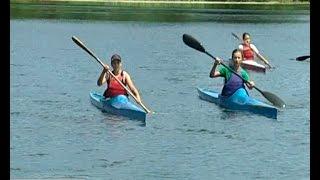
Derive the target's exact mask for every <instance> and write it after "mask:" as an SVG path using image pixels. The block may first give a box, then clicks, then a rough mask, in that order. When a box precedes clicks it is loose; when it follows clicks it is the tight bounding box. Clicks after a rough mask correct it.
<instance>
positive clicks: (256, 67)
mask: <svg viewBox="0 0 320 180" xmlns="http://www.w3.org/2000/svg"><path fill="white" fill-rule="evenodd" d="M241 67H242V68H243V69H246V70H251V71H255V72H260V73H266V66H264V65H262V64H259V63H257V62H256V61H253V60H247V61H242V63H241Z"/></svg>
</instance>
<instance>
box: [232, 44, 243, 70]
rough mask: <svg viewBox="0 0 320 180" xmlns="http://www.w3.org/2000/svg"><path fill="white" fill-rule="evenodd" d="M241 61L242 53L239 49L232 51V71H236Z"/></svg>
mask: <svg viewBox="0 0 320 180" xmlns="http://www.w3.org/2000/svg"><path fill="white" fill-rule="evenodd" d="M242 60H243V55H242V51H241V50H240V49H235V50H233V51H232V61H231V62H232V63H231V65H232V66H233V68H234V70H238V68H239V67H240V65H241V62H242Z"/></svg>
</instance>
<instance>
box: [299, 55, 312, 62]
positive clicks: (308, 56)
mask: <svg viewBox="0 0 320 180" xmlns="http://www.w3.org/2000/svg"><path fill="white" fill-rule="evenodd" d="M308 58H310V55H306V56H299V57H297V58H296V60H297V61H304V60H306V59H308Z"/></svg>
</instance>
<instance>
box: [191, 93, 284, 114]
mask: <svg viewBox="0 0 320 180" xmlns="http://www.w3.org/2000/svg"><path fill="white" fill-rule="evenodd" d="M197 89H198V93H199V97H200V99H203V100H205V101H209V102H213V103H215V104H218V105H220V106H221V107H224V108H227V109H231V110H240V111H248V112H252V113H255V114H259V115H262V116H266V117H269V118H273V119H277V113H278V109H277V108H276V107H274V106H271V105H268V104H266V103H264V102H262V101H259V100H256V99H254V98H252V97H250V96H248V94H247V91H246V90H245V89H243V88H240V89H238V90H237V91H236V92H235V93H234V94H233V95H231V96H230V97H224V96H221V95H220V94H219V93H218V92H216V91H213V90H208V89H202V88H197Z"/></svg>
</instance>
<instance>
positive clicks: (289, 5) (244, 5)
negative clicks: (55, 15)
mask: <svg viewBox="0 0 320 180" xmlns="http://www.w3.org/2000/svg"><path fill="white" fill-rule="evenodd" d="M10 4H11V5H19V4H24V5H28V4H29V5H61V6H73V5H75V6H106V7H120V8H121V7H132V8H192V9H195V8H196V9H198V8H199V9H202V8H206V9H256V10H260V9H261V10H278V9H279V10H280V9H283V10H291V9H296V10H309V9H310V2H309V1H294V0H278V1H250V0H248V1H241V2H240V1H221V0H220V1H196V0H190V1H186V0H182V1H169V0H161V1H157V0H153V1H148V0H10Z"/></svg>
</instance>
